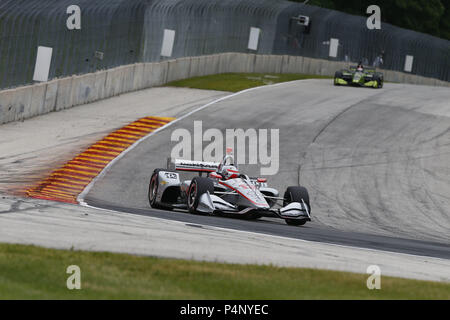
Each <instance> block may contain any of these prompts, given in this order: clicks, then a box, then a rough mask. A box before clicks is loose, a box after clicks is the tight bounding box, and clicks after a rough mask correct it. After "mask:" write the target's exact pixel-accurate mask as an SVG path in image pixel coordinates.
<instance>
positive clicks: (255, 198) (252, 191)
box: [219, 178, 270, 209]
mask: <svg viewBox="0 0 450 320" xmlns="http://www.w3.org/2000/svg"><path fill="white" fill-rule="evenodd" d="M219 183H220V184H222V185H224V186H226V187H228V188H230V189H231V190H234V191H236V192H237V193H238V194H240V195H241V196H243V197H244V198H246V199H247V200H249V201H251V202H252V203H253V204H254V205H257V206H259V207H261V208H267V209H269V208H270V206H269V205H268V204H267V201H266V199H265V198H264V196H263V194H262V193H261V192H260V191H259V189H258V187H257V186H256V185H255V184H253V183H250V182H249V181H248V180H243V179H241V178H236V179H231V180H227V181H220V182H219Z"/></svg>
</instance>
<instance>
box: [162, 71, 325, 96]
mask: <svg viewBox="0 0 450 320" xmlns="http://www.w3.org/2000/svg"><path fill="white" fill-rule="evenodd" d="M304 79H332V77H328V76H316V75H306V74H297V73H292V74H291V73H290V74H279V73H222V74H215V75H210V76H204V77H195V78H190V79H185V80H179V81H173V82H170V83H168V84H167V86H170V87H187V88H195V89H205V90H219V91H230V92H238V91H241V90H245V89H249V88H253V87H259V86H263V85H268V84H273V83H279V82H286V81H293V80H304Z"/></svg>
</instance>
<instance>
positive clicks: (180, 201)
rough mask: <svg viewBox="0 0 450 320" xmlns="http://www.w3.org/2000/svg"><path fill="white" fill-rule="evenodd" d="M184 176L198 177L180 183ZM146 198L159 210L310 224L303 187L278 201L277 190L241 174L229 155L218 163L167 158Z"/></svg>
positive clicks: (307, 196) (286, 193)
mask: <svg viewBox="0 0 450 320" xmlns="http://www.w3.org/2000/svg"><path fill="white" fill-rule="evenodd" d="M227 152H228V151H227ZM183 172H184V174H186V173H198V174H199V175H198V176H195V177H194V178H191V179H186V180H183V179H181V178H180V175H181V174H182V173H183ZM148 198H149V202H150V205H151V206H152V207H153V208H158V209H167V210H172V209H187V210H189V212H191V213H201V214H211V215H227V214H229V215H236V214H237V215H244V216H245V217H247V218H250V219H258V218H260V217H263V216H275V217H279V218H282V219H284V220H285V221H286V222H287V223H288V224H289V225H303V224H305V223H306V222H307V221H311V215H310V212H311V206H310V204H309V195H308V191H307V190H306V189H305V188H304V187H301V186H291V187H288V188H287V189H286V192H285V193H284V196H283V197H280V196H279V192H278V190H276V189H274V188H270V187H268V186H267V183H266V179H264V178H250V177H249V176H247V175H246V174H243V173H241V172H240V171H239V169H238V165H237V164H236V163H235V161H234V158H233V156H232V155H231V154H227V155H226V156H225V157H224V158H223V160H222V161H221V162H207V161H192V160H184V159H171V158H169V159H168V161H167V169H155V170H154V171H153V174H152V176H151V178H150V183H149V190H148Z"/></svg>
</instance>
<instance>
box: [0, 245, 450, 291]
mask: <svg viewBox="0 0 450 320" xmlns="http://www.w3.org/2000/svg"><path fill="white" fill-rule="evenodd" d="M299 258H300V257H299ZM73 264H74V265H78V266H79V267H80V268H81V286H82V287H81V290H68V289H67V288H66V280H67V277H68V276H69V275H68V274H66V268H67V267H68V266H69V265H73ZM366 279H367V275H364V274H353V273H344V272H334V271H323V270H313V269H298V268H280V267H274V266H255V265H233V264H221V263H206V262H195V261H184V260H175V259H160V258H150V257H139V256H133V255H126V254H113V253H96V252H83V251H70V250H54V249H44V248H40V247H35V246H25V245H11V244H0V299H450V284H448V283H447V284H445V283H434V282H425V281H415V280H405V279H396V278H390V277H382V281H381V286H382V287H381V290H368V289H367V288H366Z"/></svg>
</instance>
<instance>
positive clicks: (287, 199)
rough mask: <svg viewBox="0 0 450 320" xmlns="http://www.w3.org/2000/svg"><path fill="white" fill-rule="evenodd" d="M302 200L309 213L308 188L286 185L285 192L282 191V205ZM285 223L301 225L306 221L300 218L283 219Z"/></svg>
mask: <svg viewBox="0 0 450 320" xmlns="http://www.w3.org/2000/svg"><path fill="white" fill-rule="evenodd" d="M302 200H303V201H304V202H305V204H306V206H307V207H308V212H309V214H311V205H310V204H309V193H308V190H307V189H306V188H305V187H299V186H295V187H288V188H287V189H286V192H285V193H284V201H283V207H284V206H287V205H288V204H289V203H292V202H300V203H302ZM285 221H286V223H287V224H288V225H290V226H302V225H304V224H305V223H306V220H302V219H300V220H299V219H285Z"/></svg>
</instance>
